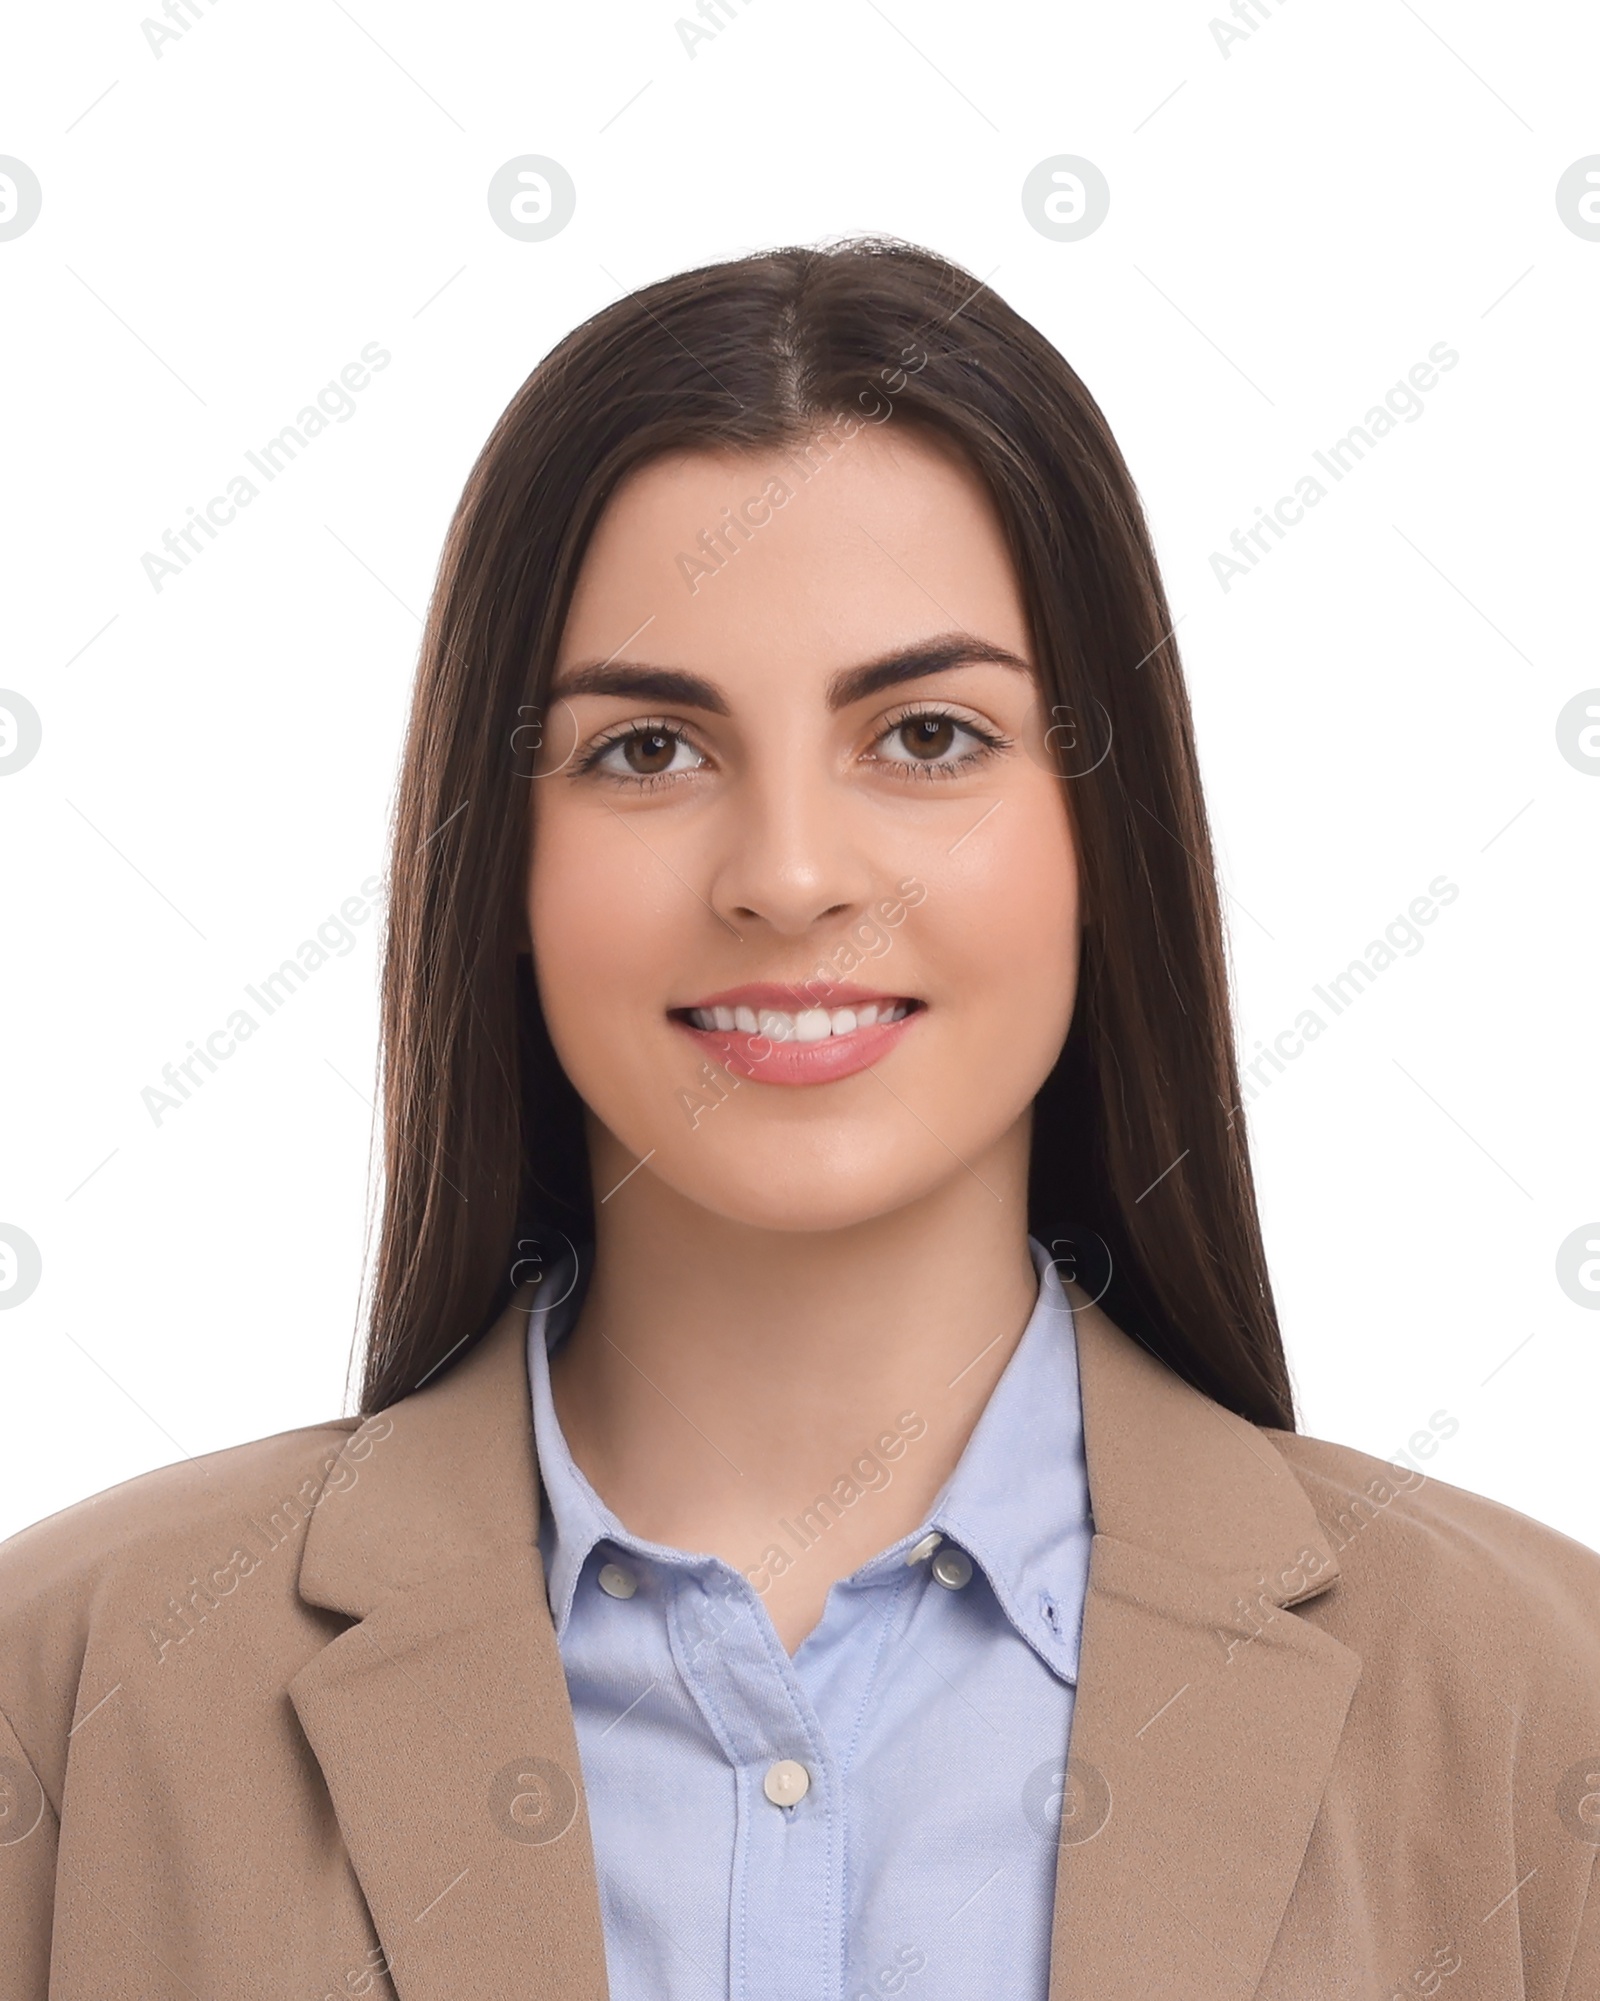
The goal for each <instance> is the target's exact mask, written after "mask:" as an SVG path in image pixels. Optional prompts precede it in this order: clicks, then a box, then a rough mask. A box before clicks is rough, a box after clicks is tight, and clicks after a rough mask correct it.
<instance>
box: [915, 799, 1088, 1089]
mask: <svg viewBox="0 0 1600 2001" xmlns="http://www.w3.org/2000/svg"><path fill="white" fill-rule="evenodd" d="M1007 804H1008V807H1009V806H1010V805H1012V804H1016V806H1017V810H1016V811H1015V812H1014V813H1011V814H1010V816H1009V818H1008V819H1007V823H1006V825H1005V826H1004V827H1001V826H999V825H995V826H994V828H993V838H992V839H991V840H990V841H988V842H987V843H985V844H984V845H983V846H982V848H981V849H980V850H979V852H978V853H976V854H974V855H972V856H971V857H970V858H968V860H967V862H966V865H965V867H964V868H963V869H962V870H961V871H960V874H959V875H957V876H952V877H951V878H950V882H949V898H948V901H949V908H950V914H951V918H952V924H951V926H950V932H951V936H952V938H953V940H954V943H955V949H957V950H958V951H959V952H960V953H961V955H962V961H963V965H964V970H965V975H966V978H967V980H968V981H969V982H970V990H971V992H972V994H973V997H974V999H975V1001H976V1002H977V1004H978V1005H979V1006H980V1007H981V1008H982V1009H983V1011H984V1013H985V1014H986V1015H989V1016H992V1017H993V1018H994V1019H995V1020H996V1021H997V1022H998V1021H1003V1022H1005V1023H1006V1024H1007V1026H1006V1029H1005V1033H1006V1034H1007V1035H1008V1036H1015V1037H1017V1038H1018V1039H1019V1041H1018V1045H1017V1047H1018V1053H1019V1054H1020V1052H1021V1048H1022V1047H1026V1048H1028V1049H1029V1050H1032V1049H1033V1048H1034V1045H1047V1046H1048V1048H1049V1050H1050V1055H1051V1060H1052V1061H1053V1060H1054V1053H1055V1051H1056V1050H1058V1049H1059V1047H1060V1044H1061V1041H1062V1040H1063V1039H1064V1037H1065V1035H1066V1031H1067V1027H1068V1025H1069V1023H1070V1019H1071V1012H1072V1002H1073V997H1074V992H1075V988H1076V983H1077V966H1078V878H1077V862H1076V856H1075V852H1074V849H1073V845H1072V839H1071V834H1070V830H1069V828H1068V824H1067V820H1066V815H1065V812H1064V811H1063V809H1062V808H1061V805H1060V803H1059V801H1058V800H1057V799H1056V798H1054V797H1053V796H1052V795H1050V794H1048V793H1045V794H1042V795H1040V796H1037V797H1034V798H1032V799H1029V798H1027V797H1024V798H1023V799H1022V800H1020V801H1008V802H1007ZM1002 817H1003V815H1001V814H997V815H996V816H995V820H996V821H997V822H998V821H999V820H1000V819H1001V818H1002ZM984 831H987V830H984ZM978 838H979V839H981V832H980V835H979V837H978ZM974 845H976V843H974ZM960 859H961V851H960V850H958V852H957V854H956V855H955V856H953V857H952V858H951V860H952V864H953V863H954V862H955V861H958V860H960ZM932 900H933V899H932V897H931V895H930V898H929V902H930V905H931V903H932Z"/></svg>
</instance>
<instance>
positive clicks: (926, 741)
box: [895, 716, 956, 758]
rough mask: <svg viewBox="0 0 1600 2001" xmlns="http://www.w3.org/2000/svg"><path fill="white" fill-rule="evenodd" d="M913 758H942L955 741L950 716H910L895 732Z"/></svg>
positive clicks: (953, 727) (952, 720)
mask: <svg viewBox="0 0 1600 2001" xmlns="http://www.w3.org/2000/svg"><path fill="white" fill-rule="evenodd" d="M895 734H896V735H897V736H898V737H899V739H900V741H901V742H902V743H903V744H904V745H905V747H906V749H907V750H909V751H910V753H911V755H912V756H913V757H915V758H935V757H943V756H944V754H945V753H946V751H948V750H949V749H950V747H951V746H952V744H954V742H955V740H956V725H955V721H954V719H953V718H952V717H950V716H912V717H910V718H909V719H908V720H907V721H905V722H903V723H902V724H901V725H900V727H899V729H898V730H897V731H896V732H895Z"/></svg>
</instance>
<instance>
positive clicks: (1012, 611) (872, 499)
mask: <svg viewBox="0 0 1600 2001" xmlns="http://www.w3.org/2000/svg"><path fill="white" fill-rule="evenodd" d="M831 442H832V446H833V449H832V452H831V456H829V457H827V458H824V457H823V455H822V452H821V450H820V449H819V450H817V451H814V452H813V453H812V455H811V456H810V458H809V459H804V460H802V459H801V457H800V456H799V455H798V454H797V453H796V452H785V451H782V450H778V449H773V450H770V451H768V450H761V451H739V452H721V451H718V452H695V453H691V454H684V455H678V456H674V457H669V458H663V459H657V460H654V461H652V462H650V463H649V464H647V465H646V466H644V467H642V468H641V469H640V470H639V471H637V472H636V473H634V474H633V475H632V476H631V477H630V478H629V479H628V480H626V481H625V482H624V483H623V484H622V486H621V487H620V488H619V489H618V491H617V492H616V494H615V495H614V497H613V498H612V500H611V502H610V504H609V506H608V508H607V510H606V512H605V514H604V515H603V517H602V519H601V521H600V524H599V526H598V529H597V531H596V533H595V535H594V537H593V538H592V540H591V543H590V545H589V549H588V552H587V556H586V559H585V562H584V565H583V568H582V572H581V575H580V578H579V582H578V587H577V591H576V595H575V598H574V601H573V604H572V608H571V613H570V616H569V618H568V621H567V625H566V630H565V633H564V635H563V639H562V644H561V649H560V655H559V659H558V662H557V666H556V671H555V676H554V680H553V683H552V692H551V697H550V701H549V704H548V706H547V708H546V711H545V714H544V717H543V720H542V732H541V734H542V742H541V746H540V749H539V752H538V756H537V760H536V764H535V777H534V780H533V783H532V785H531V788H530V789H531V793H532V811H533V859H532V865H531V870H530V876H529V882H528V905H527V908H528V925H529V933H528V936H529V941H530V942H531V945H532V950H533V956H534V964H535V968H536V971H537V977H538V987H539V994H540V999H541V1002H542V1005H543V1008H544V1014H545V1019H546V1022H547V1024H548V1026H549V1031H550V1035H551V1039H552V1041H553V1043H554V1046H555V1049H556V1052H557V1055H558V1056H559V1058H560V1060H561V1063H562V1066H563V1068H564V1069H565V1071H566V1074H567V1076H568V1077H569V1078H570V1079H571V1081H572V1083H573V1085H574V1087H575V1088H576V1090H577V1091H578V1093H579V1095H580V1097H581V1098H582V1099H583V1101H584V1103H585V1105H586V1106H587V1108H588V1112H589V1140H590V1153H591V1160H592V1163H593V1166H594V1171H595V1176H596V1180H597V1182H598V1186H597V1188H596V1191H595V1193H596V1199H597V1201H598V1200H599V1199H600V1198H602V1197H605V1198H607V1199H614V1200H616V1201H618V1202H623V1201H626V1200H627V1186H624V1187H622V1188H620V1189H617V1191H616V1193H615V1194H614V1195H613V1194H612V1192H611V1191H612V1190H613V1189H614V1188H615V1187H616V1184H617V1183H619V1182H621V1181H622V1178H623V1177H624V1176H625V1175H627V1174H628V1173H629V1170H630V1169H633V1168H634V1167H635V1164H636V1163H640V1162H642V1163H643V1165H642V1166H640V1167H639V1168H638V1174H639V1176H640V1177H642V1176H645V1175H650V1176H654V1177H656V1178H657V1179H658V1180H659V1181H661V1182H663V1183H665V1184H667V1186H668V1187H669V1188H670V1189H672V1190H674V1191H676V1192H677V1193H678V1194H679V1195H680V1196H682V1197H685V1198H687V1199H688V1200H689V1201H690V1202H692V1203H695V1204H698V1205H700V1206H702V1207H703V1208H706V1209H709V1210H712V1211H714V1212H716V1213H717V1214H718V1215H720V1216H722V1217H725V1218H729V1219H732V1220H735V1221H739V1222H744V1223H748V1224H751V1225H754V1226H758V1227H763V1228H772V1229H782V1230H825V1229H834V1228H840V1227H844V1226H848V1225H850V1224H852V1223H858V1222H864V1221H866V1220H868V1219H870V1218H872V1217H875V1216H880V1215H883V1214H885V1213H887V1212H889V1211H891V1210H894V1209H897V1208H899V1207H901V1206H902V1205H905V1204H907V1203H911V1202H914V1201H915V1200H917V1199H918V1198H919V1197H922V1196H926V1195H929V1194H932V1193H933V1192H934V1191H936V1190H937V1189H938V1188H940V1187H941V1186H942V1185H943V1184H945V1183H947V1182H949V1181H951V1179H952V1178H953V1177H956V1176H967V1175H975V1176H977V1177H978V1178H979V1180H981V1181H984V1182H986V1183H988V1184H990V1185H991V1186H993V1184H994V1182H995V1181H996V1180H997V1179H999V1178H1005V1179H1006V1180H1007V1185H1008V1186H1010V1187H1012V1188H1014V1186H1015V1181H1016V1166H1017V1161H1018V1159H1019V1157H1020V1159H1021V1160H1022V1163H1023V1165H1024V1167H1025V1160H1026V1148H1027V1141H1028V1134H1029V1131H1030V1126H1029V1123H1028V1121H1029V1108H1030V1105H1031V1102H1032V1099H1033V1097H1034V1094H1035V1092H1036V1091H1037V1090H1038V1088H1039V1086H1040V1084H1041V1083H1042V1082H1043V1080H1044V1078H1045V1077H1046V1075H1047V1074H1048V1072H1049V1071H1050V1069H1051V1067H1052V1065H1053V1064H1054V1062H1055V1059H1056V1057H1057V1055H1058V1054H1059V1052H1060V1049H1061V1046H1062V1043H1063V1041H1064V1040H1065V1038H1066V1033H1067V1029H1068V1026H1069V1023H1070V1021H1071V1016H1072V1007H1073V1001H1074V996H1075V992H1076V985H1077V964H1078V872H1077V862H1076V854H1075V849H1074V844H1073V837H1072V832H1071V827H1070V823H1069V818H1068V812H1067V806H1066V800H1065V788H1064V786H1063V784H1062V781H1061V780H1060V779H1059V778H1057V777H1056V776H1055V775H1054V774H1053V771H1052V760H1051V757H1050V754H1049V753H1048V751H1047V750H1046V748H1045V734H1046V731H1047V729H1048V727H1049V719H1048V717H1047V716H1046V714H1045V712H1044V706H1043V703H1042V699H1041V695H1040V691H1039V687H1038V683H1037V681H1036V679H1035V677H1034V674H1033V673H1032V671H1031V661H1032V652H1031V641H1030V636H1029V630H1028V622H1027V617H1026V614H1025V611H1024V606H1023V602H1022V598H1021V594H1020V591H1019V588H1018V584H1017V580H1016V577H1015V575H1014V573H1013V570H1012V566H1011V562H1010V559H1009V557H1008V555H1007V552H1006V547H1005V543H1004V539H1003V535H1002V531H1001V527H1000V524H999V521H998V519H997V517H996V515H995V513H994V511H993V508H992V504H991V503H990V501H989V499H988V496H987V493H986V491H985V489H984V488H983V486H982V484H981V482H980V481H979V480H978V479H977V477H976V476H975V475H974V474H973V473H972V472H971V471H970V470H968V469H967V468H966V466H965V465H964V464H963V463H962V462H961V461H960V460H959V458H958V457H957V456H955V455H954V454H952V452H951V451H950V450H949V449H948V448H946V447H945V446H943V445H942V443H941V442H939V441H938V440H937V439H935V438H933V437H931V436H930V435H928V434H926V433H919V432H917V431H914V430H912V429H910V428H909V427H907V426H904V425H901V426H899V427H897V428H896V429H895V430H894V432H893V434H891V431H890V429H889V428H888V427H887V426H877V425H871V424H869V425H865V426H863V427H862V429H860V430H859V431H857V432H856V433H855V434H854V435H853V436H851V437H850V438H848V439H847V440H846V441H845V442H843V443H842V444H841V443H839V442H838V433H837V432H834V433H833V436H832V440H831ZM806 472H809V477H806V476H804V475H805V473H806ZM785 492H786V493H787V495H788V497H787V498H784V495H785ZM758 496H762V497H761V498H757V497H758ZM730 518H731V519H732V520H734V521H742V522H743V524H744V525H745V531H746V532H745V533H744V534H743V535H740V534H738V533H737V532H735V531H733V530H732V529H730V528H729V526H728V524H729V521H730ZM986 1163H987V1164H988V1166H987V1171H986ZM1008 1166H1009V1168H1010V1173H1009V1175H1007V1173H1006V1170H1007V1167H1008ZM629 1185H631V1184H629ZM994 1192H995V1193H996V1194H997V1195H998V1194H999V1192H1000V1191H999V1190H998V1189H995V1190H994Z"/></svg>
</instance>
